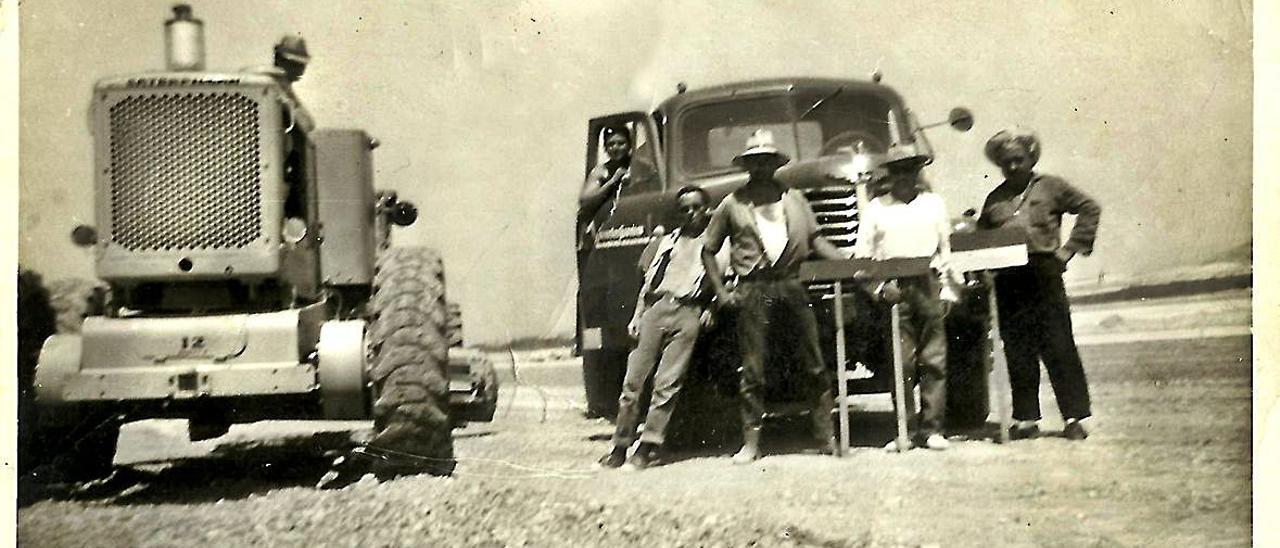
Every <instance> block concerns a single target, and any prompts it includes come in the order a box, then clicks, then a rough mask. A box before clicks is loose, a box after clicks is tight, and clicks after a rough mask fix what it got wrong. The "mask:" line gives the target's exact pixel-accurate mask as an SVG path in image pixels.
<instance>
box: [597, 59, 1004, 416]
mask: <svg viewBox="0 0 1280 548" xmlns="http://www.w3.org/2000/svg"><path fill="white" fill-rule="evenodd" d="M677 90H678V93H677V94H675V95H673V96H671V97H670V98H668V99H666V100H665V101H662V102H661V103H660V104H659V105H658V107H657V108H656V109H654V110H653V111H652V112H640V111H636V112H622V113H618V114H612V115H608V116H601V117H598V118H594V119H592V120H591V121H590V122H589V124H588V127H587V151H586V170H587V172H590V171H591V169H592V168H594V167H595V166H597V165H599V163H600V162H601V161H602V159H603V156H604V151H603V137H602V131H603V130H604V128H606V127H610V126H617V125H625V126H626V127H628V128H629V129H630V130H631V132H632V134H633V136H634V137H633V141H634V143H633V146H634V151H633V160H632V162H633V166H635V165H638V166H643V173H638V172H640V171H641V170H639V169H637V168H636V167H633V168H632V176H631V181H630V183H629V184H627V185H626V186H624V187H622V188H621V190H619V191H618V193H617V195H616V196H614V197H611V199H610V201H609V203H606V204H605V205H604V206H603V207H601V208H599V209H598V210H595V211H582V212H580V215H579V224H580V225H581V224H582V223H584V222H590V223H592V224H593V226H592V230H589V231H584V230H581V229H580V230H579V231H578V234H579V236H578V242H577V244H578V249H579V253H578V275H579V290H578V291H579V292H578V298H579V300H578V305H579V306H578V329H577V339H576V346H577V348H578V349H579V351H580V352H581V355H582V362H583V381H584V384H585V388H586V398H587V403H588V414H589V415H592V416H604V417H609V416H612V415H614V414H615V413H616V412H617V397H618V394H619V391H620V387H621V382H622V376H623V372H624V371H625V367H626V355H627V352H628V349H629V346H630V343H631V341H630V339H629V337H628V334H627V329H626V328H627V323H628V321H629V320H630V318H631V315H632V313H633V311H634V306H635V301H636V293H637V291H638V290H639V284H640V273H639V272H638V260H639V257H640V255H641V252H642V250H643V249H644V247H645V246H646V244H647V243H648V242H650V241H651V239H653V237H654V236H655V230H658V231H659V232H661V229H660V228H659V227H662V226H664V225H665V226H672V225H673V221H672V219H671V218H670V217H668V215H669V214H670V212H672V211H673V209H674V203H675V192H676V190H677V189H679V188H681V187H683V186H685V185H697V186H699V187H702V188H704V189H706V190H707V191H708V192H710V194H711V196H712V199H713V201H714V202H715V203H719V201H720V200H721V199H722V198H723V197H724V196H725V195H727V194H728V193H729V192H731V191H732V190H733V189H735V188H737V187H738V186H739V185H741V184H742V183H744V182H745V181H746V174H745V173H744V172H742V171H741V170H739V169H737V168H735V167H734V166H733V164H732V159H733V157H734V156H735V155H736V154H737V153H739V152H741V151H742V149H743V144H744V142H745V140H746V138H747V136H748V135H750V134H751V133H752V132H753V131H755V130H757V129H761V128H763V129H768V130H771V131H772V132H773V134H774V136H775V137H776V139H777V141H778V146H779V148H780V149H781V150H782V151H784V152H785V153H786V154H787V155H789V156H790V157H791V158H792V161H791V162H790V163H789V164H788V165H786V166H784V167H783V168H782V169H781V170H780V171H779V172H778V174H777V177H778V178H779V179H780V180H782V181H783V182H785V183H786V184H788V185H789V186H791V187H793V188H798V189H801V190H802V191H803V192H804V194H805V196H806V197H807V198H808V200H809V202H810V204H811V206H812V208H813V210H814V213H815V214H816V216H817V218H818V222H819V225H820V226H821V230H822V233H823V235H824V236H826V237H827V238H829V239H830V240H831V241H832V242H833V243H834V244H835V245H836V246H838V247H841V248H849V247H852V246H853V245H854V242H855V241H856V238H857V226H858V203H859V201H860V197H859V192H858V191H857V185H855V184H853V183H852V182H851V174H854V172H857V171H859V170H863V171H865V170H866V169H868V168H869V167H870V166H875V165H878V164H879V163H880V161H881V160H882V159H883V158H884V157H885V156H884V155H885V154H886V153H887V152H888V151H889V150H890V147H895V148H899V149H901V148H911V149H914V150H916V151H918V152H919V153H920V154H923V155H926V156H929V157H930V158H931V157H932V147H931V145H930V144H929V141H928V139H927V138H926V137H925V136H924V133H923V131H922V129H923V128H922V126H921V125H920V124H919V123H918V122H917V119H916V117H915V116H914V115H913V113H912V112H911V111H910V110H909V109H908V108H907V107H906V105H905V104H904V102H903V100H902V97H901V96H900V95H899V94H898V93H897V92H896V91H895V90H894V89H893V88H892V87H890V86H888V85H885V84H882V83H881V82H880V77H879V75H878V74H877V75H875V76H873V78H872V79H871V80H870V81H859V80H844V79H821V78H782V79H769V80H755V81H747V82H738V83H730V84H725V85H719V86H715V87H709V88H705V89H700V90H694V91H688V90H686V88H685V86H684V85H683V84H681V85H680V86H678V87H677ZM947 122H949V123H950V124H951V125H952V126H953V127H955V128H956V129H959V130H962V131H963V130H967V129H968V128H969V127H971V125H972V115H971V114H970V113H969V112H968V111H967V110H965V109H959V108H958V109H955V110H953V111H952V113H951V115H950V116H949V117H948V119H947ZM933 125H941V123H939V124H933ZM930 127H931V126H930ZM855 176H856V174H855ZM866 199H867V196H865V195H864V196H862V197H861V200H866ZM961 224H962V225H963V224H964V223H963V222H962V223H961ZM580 228H581V227H580ZM973 281H975V283H974V284H972V286H971V287H970V288H969V290H967V291H965V296H964V299H963V301H962V302H961V303H960V304H959V306H957V307H956V308H955V309H954V310H953V312H952V314H951V315H950V316H949V319H948V331H949V338H950V341H949V342H950V344H949V350H950V355H949V360H948V362H949V363H948V368H949V379H948V385H949V389H950V390H949V395H950V398H949V402H948V413H947V416H948V421H949V423H950V425H951V426H953V427H955V426H973V425H980V424H982V423H983V422H984V421H985V419H986V415H987V410H988V406H987V383H986V377H987V373H988V371H989V369H990V359H989V358H990V352H991V350H990V345H989V344H988V339H987V310H988V307H987V298H986V295H987V292H986V291H985V289H984V288H982V287H979V286H980V285H981V284H980V283H977V279H976V278H974V279H973ZM810 289H811V294H812V296H813V306H814V309H815V312H816V314H817V316H818V318H819V323H820V325H821V327H822V329H821V332H822V334H823V339H824V340H823V346H824V349H826V350H828V351H827V356H826V357H827V359H828V361H829V362H830V363H831V364H832V367H834V363H835V355H834V347H835V346H834V343H833V333H834V331H835V330H834V322H833V315H832V291H831V286H830V284H825V285H824V284H817V285H812V286H811V287H810ZM846 299H847V301H846V304H847V305H848V306H846V310H852V311H853V313H851V314H847V315H846V319H845V320H846V325H847V327H848V329H849V332H850V333H852V334H854V335H853V336H852V337H850V339H849V341H850V344H849V346H848V354H847V359H848V362H847V363H848V364H850V366H851V367H852V366H854V365H856V364H861V365H863V366H865V368H862V369H860V370H861V371H863V372H869V373H870V374H869V375H863V376H862V377H863V378H859V379H857V380H854V381H851V382H850V383H849V389H850V390H851V391H852V392H855V393H859V392H861V393H867V392H883V391H888V390H889V387H890V380H889V379H890V377H891V375H889V374H888V371H889V369H890V367H889V365H888V364H889V363H890V362H891V359H890V356H891V354H890V353H889V338H888V330H887V320H886V314H887V312H886V310H885V307H883V306H881V305H879V304H878V303H873V302H872V300H871V299H870V297H869V296H868V295H866V294H862V293H858V292H853V293H852V294H851V295H848V296H846ZM726 319H727V320H728V321H730V322H731V321H732V318H731V317H730V318H726ZM722 323H723V322H722ZM731 331H732V329H729V328H728V327H727V326H725V325H722V326H721V327H720V328H717V329H714V330H712V331H710V332H708V333H705V334H704V335H703V337H702V340H701V341H700V343H699V349H698V350H697V352H696V353H695V358H694V359H695V363H694V365H693V367H692V369H691V371H690V374H689V378H688V382H687V383H686V390H685V395H684V396H682V400H681V406H680V409H679V410H678V411H677V413H678V415H679V416H680V417H682V418H683V419H684V420H680V417H678V418H677V419H676V422H677V423H687V420H688V419H689V418H691V417H696V418H697V419H698V422H699V423H700V424H703V425H707V424H717V423H718V420H717V419H716V417H711V416H709V415H718V416H721V415H726V411H727V412H728V413H727V415H732V414H733V412H734V409H735V406H734V405H732V404H731V402H732V400H733V399H734V398H735V396H736V394H735V386H736V384H735V383H736V373H735V371H736V368H737V365H736V363H735V353H736V348H735V346H734V344H733V340H732V334H731ZM778 365H779V367H771V368H770V371H771V372H772V373H771V375H773V376H775V377H776V378H774V379H772V382H770V386H772V387H773V388H771V390H770V400H771V402H772V404H773V405H772V407H773V408H774V410H775V412H776V413H775V414H778V415H787V414H791V413H794V412H796V411H798V409H800V408H801V407H802V406H796V405H792V404H793V403H795V402H793V401H791V400H793V399H794V395H793V393H792V392H793V391H792V390H791V386H790V383H789V380H790V375H789V372H788V368H787V367H786V364H778ZM677 430H679V428H677ZM702 430H703V431H702V432H701V434H698V435H695V436H694V437H697V438H709V437H714V436H713V434H715V432H712V431H711V430H716V431H720V430H724V429H715V428H713V429H710V430H709V429H706V428H703V429H702ZM728 430H732V429H728ZM686 433H687V432H686Z"/></svg>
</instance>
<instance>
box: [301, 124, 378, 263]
mask: <svg viewBox="0 0 1280 548" xmlns="http://www.w3.org/2000/svg"><path fill="white" fill-rule="evenodd" d="M312 139H313V140H314V142H315V144H316V159H317V162H318V166H317V179H316V181H317V188H318V194H319V211H320V213H319V214H320V224H321V229H320V230H321V236H322V238H323V239H322V241H321V243H320V279H321V280H322V281H323V282H324V283H325V284H326V285H365V284H371V283H373V265H374V262H375V253H376V250H377V247H376V240H375V225H376V223H375V222H374V216H375V211H374V206H375V204H374V202H375V196H374V191H373V147H372V143H371V140H370V138H369V135H368V134H366V133H365V132H364V131H361V130H351V129H338V130H328V129H325V130H318V131H316V132H315V133H313V134H312Z"/></svg>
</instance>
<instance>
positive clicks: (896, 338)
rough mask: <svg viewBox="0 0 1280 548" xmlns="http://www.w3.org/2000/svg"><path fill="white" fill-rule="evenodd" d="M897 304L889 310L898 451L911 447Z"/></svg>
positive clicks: (899, 317) (900, 324) (900, 326)
mask: <svg viewBox="0 0 1280 548" xmlns="http://www.w3.org/2000/svg"><path fill="white" fill-rule="evenodd" d="M899 306H900V305H899V304H898V303H894V305H893V309H892V310H891V311H890V317H891V320H890V321H891V323H892V327H893V329H892V331H893V333H892V336H893V412H894V415H895V418H896V421H897V425H898V434H897V437H896V438H895V439H894V441H895V442H896V444H897V446H898V452H903V451H907V450H908V449H911V440H910V439H909V438H908V437H907V410H906V404H907V400H906V390H905V389H906V381H905V380H904V378H903V377H904V375H903V371H902V370H903V364H902V318H901V314H900V312H899Z"/></svg>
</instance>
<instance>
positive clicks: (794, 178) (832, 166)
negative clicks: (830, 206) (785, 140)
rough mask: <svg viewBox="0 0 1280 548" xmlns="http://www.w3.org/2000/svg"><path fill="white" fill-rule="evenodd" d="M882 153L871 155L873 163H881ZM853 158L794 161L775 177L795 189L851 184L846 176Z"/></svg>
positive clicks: (829, 157) (834, 156)
mask: <svg viewBox="0 0 1280 548" xmlns="http://www.w3.org/2000/svg"><path fill="white" fill-rule="evenodd" d="M880 156H881V155H879V154H873V155H872V156H871V158H872V160H871V163H872V165H876V164H879V163H880V160H881V157H880ZM852 161H853V160H852V158H850V157H849V156H847V155H844V154H838V155H832V156H823V157H820V158H814V159H811V160H801V161H792V162H791V163H788V164H787V165H785V166H782V168H781V169H779V170H778V172H777V174H776V175H775V177H777V179H778V180H779V181H781V182H783V183H786V185H787V186H788V187H791V188H795V189H800V190H803V189H806V188H816V187H824V186H832V185H838V184H851V182H850V181H849V180H848V179H846V178H845V173H846V172H847V170H848V168H849V166H850V164H851V163H852Z"/></svg>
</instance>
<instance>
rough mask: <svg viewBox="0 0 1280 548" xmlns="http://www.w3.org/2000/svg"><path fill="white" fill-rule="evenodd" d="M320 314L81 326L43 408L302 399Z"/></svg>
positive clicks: (103, 321) (95, 321) (310, 380)
mask: <svg viewBox="0 0 1280 548" xmlns="http://www.w3.org/2000/svg"><path fill="white" fill-rule="evenodd" d="M322 312H323V310H322V309H321V307H318V306H317V307H309V308H304V309H295V310H284V311H280V312H270V313H261V314H227V315H220V316H205V317H180V318H104V317H91V318H88V319H86V320H85V323H84V327H83V328H82V331H81V335H80V336H79V339H80V340H79V346H80V347H81V352H80V355H79V364H78V367H76V368H62V370H63V372H64V376H63V377H62V378H60V379H57V382H53V381H54V380H53V379H50V382H49V384H50V385H51V387H52V385H55V384H56V385H59V386H60V387H59V388H58V389H57V391H56V392H40V398H41V399H42V400H44V401H50V400H52V401H53V402H70V401H96V400H148V399H175V400H179V399H189V398H197V397H230V396H250V395H273V394H300V393H309V392H313V391H315V390H316V389H317V386H318V377H317V368H316V365H315V364H314V363H310V362H309V361H308V360H307V358H308V355H309V354H310V353H311V352H312V351H313V350H314V348H315V345H316V339H315V337H318V325H313V324H317V323H318V320H319V317H318V316H319V315H320V314H321V313H322Z"/></svg>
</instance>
